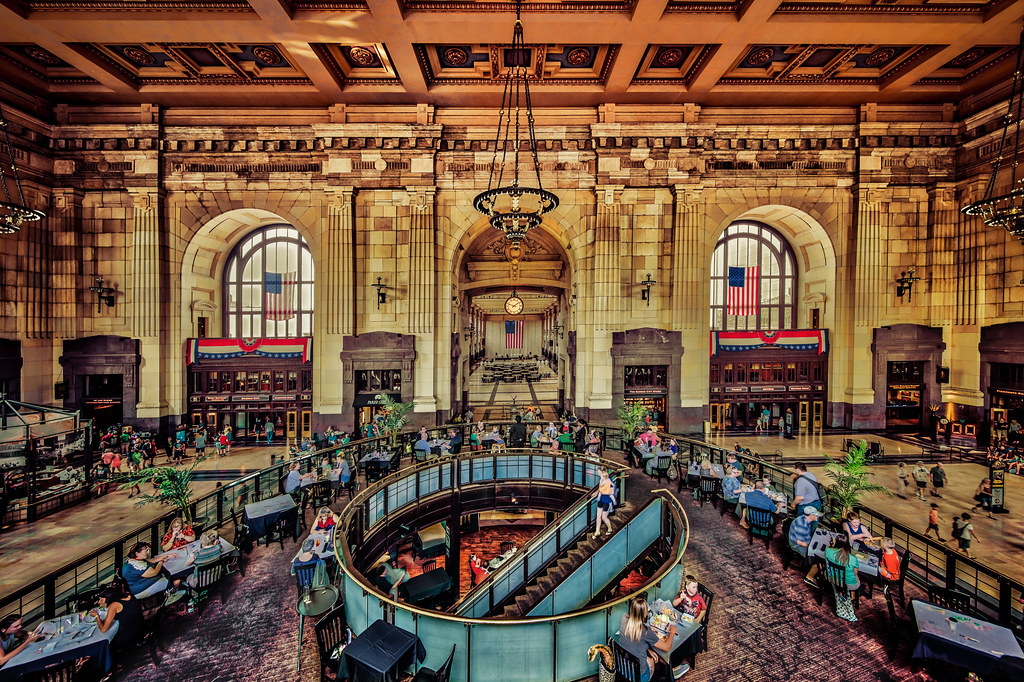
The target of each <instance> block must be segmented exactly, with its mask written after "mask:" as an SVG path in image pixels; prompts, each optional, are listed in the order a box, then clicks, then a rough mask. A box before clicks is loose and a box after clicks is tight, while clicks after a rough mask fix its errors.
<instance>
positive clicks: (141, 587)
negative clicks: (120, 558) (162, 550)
mask: <svg viewBox="0 0 1024 682" xmlns="http://www.w3.org/2000/svg"><path fill="white" fill-rule="evenodd" d="M151 550H152V548H151V547H150V544H149V543H148V542H138V543H136V544H135V545H133V546H132V548H131V549H130V550H128V560H127V561H125V563H124V566H122V567H121V577H122V578H124V581H125V583H127V585H128V590H129V591H130V592H131V593H132V596H134V597H137V598H139V599H145V598H146V597H152V596H153V595H154V594H159V593H160V592H163V591H164V590H166V589H167V587H168V585H169V584H170V583H169V581H168V579H167V577H166V576H165V575H163V574H162V571H163V566H164V559H159V560H157V561H156V563H153V562H151V561H150V560H149V558H150V552H151ZM178 583H179V581H177V580H175V581H174V586H175V587H177V586H178ZM183 594H184V593H183V592H178V591H176V590H175V591H172V592H170V593H169V594H168V595H167V601H166V602H165V603H167V604H173V603H174V602H176V601H177V600H178V599H180V598H181V597H182V595H183Z"/></svg>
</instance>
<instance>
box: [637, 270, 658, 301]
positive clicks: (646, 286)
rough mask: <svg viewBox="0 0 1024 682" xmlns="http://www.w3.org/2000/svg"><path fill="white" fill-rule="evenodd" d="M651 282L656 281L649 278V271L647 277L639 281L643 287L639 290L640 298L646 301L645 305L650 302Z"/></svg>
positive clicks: (654, 282)
mask: <svg viewBox="0 0 1024 682" xmlns="http://www.w3.org/2000/svg"><path fill="white" fill-rule="evenodd" d="M653 284H657V282H656V281H655V280H653V279H651V273H649V272H648V273H647V279H645V280H644V281H642V282H640V286H642V287H643V289H641V290H640V300H641V301H647V305H650V304H651V285H653Z"/></svg>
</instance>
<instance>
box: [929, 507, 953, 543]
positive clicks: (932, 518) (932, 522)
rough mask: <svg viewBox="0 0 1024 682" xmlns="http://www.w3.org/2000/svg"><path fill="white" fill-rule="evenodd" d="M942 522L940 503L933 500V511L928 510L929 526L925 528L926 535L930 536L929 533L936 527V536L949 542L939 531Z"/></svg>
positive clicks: (939, 539) (940, 540)
mask: <svg viewBox="0 0 1024 682" xmlns="http://www.w3.org/2000/svg"><path fill="white" fill-rule="evenodd" d="M941 522H942V517H941V516H939V505H937V504H935V503H934V502H932V509H931V511H929V512H928V527H927V528H925V530H924V536H925V537H928V533H930V532H931V531H932V529H934V530H935V538H936V539H937V540H938V541H939V542H947V540H945V539H943V537H942V533H941V532H940V531H939V523H941Z"/></svg>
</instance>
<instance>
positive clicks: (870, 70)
mask: <svg viewBox="0 0 1024 682" xmlns="http://www.w3.org/2000/svg"><path fill="white" fill-rule="evenodd" d="M937 50H938V47H936V46H933V45H751V46H750V47H749V48H748V49H747V50H746V51H745V52H744V53H742V56H740V58H739V59H737V60H736V62H735V63H734V64H733V66H732V68H731V69H730V70H729V71H728V72H727V74H726V75H725V76H724V77H723V78H722V79H721V80H720V81H719V83H723V84H725V83H728V84H743V85H752V84H760V83H765V84H767V83H808V84H816V83H823V82H829V83H846V84H870V85H882V84H884V83H885V82H886V80H887V79H889V78H891V77H893V76H894V75H896V74H898V73H900V72H902V71H903V70H905V69H907V68H909V67H911V66H913V65H914V64H916V63H920V62H921V61H922V60H924V59H926V58H927V57H929V56H931V55H932V54H935V52H936V51H937Z"/></svg>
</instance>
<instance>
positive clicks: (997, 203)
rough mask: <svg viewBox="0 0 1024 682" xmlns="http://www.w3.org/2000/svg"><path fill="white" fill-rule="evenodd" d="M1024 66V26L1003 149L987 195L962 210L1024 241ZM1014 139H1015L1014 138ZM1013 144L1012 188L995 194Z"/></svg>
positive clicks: (986, 192) (986, 189)
mask: <svg viewBox="0 0 1024 682" xmlns="http://www.w3.org/2000/svg"><path fill="white" fill-rule="evenodd" d="M1022 69H1024V30H1021V34H1020V43H1019V44H1018V45H1017V65H1016V67H1015V68H1014V70H1013V84H1012V85H1011V86H1010V101H1009V104H1008V105H1007V110H1006V116H1005V120H1004V122H1003V134H1002V136H1001V137H1000V138H999V153H998V154H996V160H995V163H993V164H992V175H991V176H989V179H988V183H987V184H986V185H985V195H984V196H983V197H982V198H981V199H979V200H978V201H975V202H974V203H973V204H968V205H967V206H964V207H963V208H961V209H960V210H961V211H962V212H963V213H965V214H966V215H970V216H981V219H982V220H984V221H985V224H986V225H988V226H990V227H1001V228H1003V229H1004V230H1006V231H1007V232H1009V233H1010V234H1012V235H1013V236H1014V237H1016V238H1017V239H1019V240H1020V241H1021V242H1022V243H1024V168H1022V167H1021V164H1020V162H1021V159H1020V156H1021V153H1020V145H1021V139H1020V134H1021V130H1020V128H1021V122H1022V121H1021V117H1022V115H1024V92H1022V75H1021V71H1022ZM1011 140H1012V141H1011ZM1008 143H1009V144H1012V145H1013V165H1012V166H1011V167H1010V174H1011V176H1010V178H1009V179H1010V183H1011V184H1010V191H1009V192H1007V193H1005V194H1000V195H998V196H996V195H995V187H996V176H997V175H999V169H1000V167H1001V166H1002V165H1003V162H1004V161H1006V160H1008V159H1007V157H1008V156H1009V152H1008V151H1006V147H1007V144H1008Z"/></svg>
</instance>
